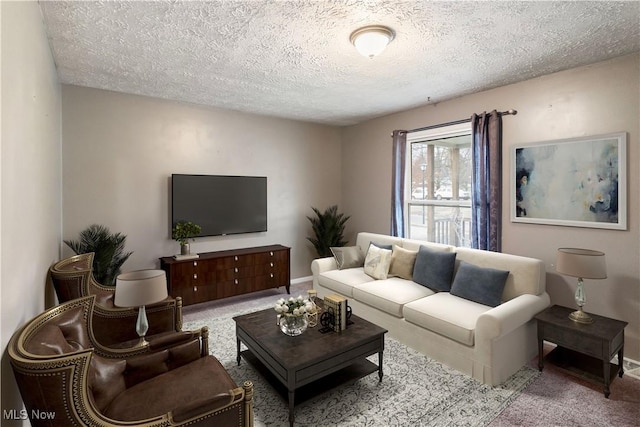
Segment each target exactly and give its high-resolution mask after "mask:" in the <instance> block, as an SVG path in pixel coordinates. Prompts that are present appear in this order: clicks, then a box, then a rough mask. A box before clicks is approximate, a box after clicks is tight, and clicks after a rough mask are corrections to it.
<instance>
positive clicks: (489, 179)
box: [471, 110, 502, 252]
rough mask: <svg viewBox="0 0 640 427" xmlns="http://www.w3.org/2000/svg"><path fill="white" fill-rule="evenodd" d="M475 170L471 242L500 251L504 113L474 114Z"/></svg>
mask: <svg viewBox="0 0 640 427" xmlns="http://www.w3.org/2000/svg"><path fill="white" fill-rule="evenodd" d="M471 131H472V136H473V143H472V149H471V150H472V155H473V171H472V182H471V187H472V189H473V196H472V198H471V217H472V221H471V224H472V232H471V245H472V247H474V248H476V249H485V250H489V251H494V252H500V250H501V240H502V235H501V234H502V233H501V228H502V116H501V115H500V114H499V113H498V112H497V111H495V110H493V111H492V112H491V113H487V112H484V113H482V114H480V115H478V114H474V115H473V116H471Z"/></svg>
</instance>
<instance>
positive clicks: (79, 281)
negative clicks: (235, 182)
mask: <svg viewBox="0 0 640 427" xmlns="http://www.w3.org/2000/svg"><path fill="white" fill-rule="evenodd" d="M93 257H94V253H93V252H90V253H86V254H81V255H74V256H72V257H69V258H66V259H63V260H61V261H58V262H57V263H55V264H54V265H52V266H51V267H50V268H49V277H50V278H51V282H52V283H53V287H54V289H55V291H56V295H57V296H58V301H59V302H60V303H63V302H67V301H70V300H73V299H76V298H81V297H85V296H89V295H95V296H96V305H95V307H94V310H93V316H94V319H93V332H94V335H95V337H96V339H97V340H98V342H100V343H101V344H103V345H106V346H113V345H117V344H119V343H122V342H126V341H130V340H134V339H137V338H138V335H137V333H136V328H135V325H136V320H137V318H138V309H137V308H121V307H116V306H115V305H114V304H113V298H114V294H115V287H113V286H103V285H101V284H99V283H98V282H97V281H96V280H95V278H94V277H93V274H92V266H93ZM146 311H147V319H148V320H149V331H148V332H147V336H152V335H155V334H161V333H167V332H179V331H181V330H182V298H180V297H178V298H176V299H173V298H171V297H169V298H167V299H166V300H164V301H161V302H159V303H156V304H152V305H148V306H146Z"/></svg>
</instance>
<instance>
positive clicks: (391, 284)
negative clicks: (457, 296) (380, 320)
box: [353, 277, 433, 317]
mask: <svg viewBox="0 0 640 427" xmlns="http://www.w3.org/2000/svg"><path fill="white" fill-rule="evenodd" d="M428 295H433V291H432V290H430V289H429V288H425V287H424V286H421V285H418V284H417V283H414V282H412V281H410V280H405V279H401V278H399V277H390V278H388V279H386V280H374V281H372V282H367V283H363V284H360V285H356V286H354V287H353V298H354V299H355V300H357V301H359V302H362V303H364V304H367V305H369V306H371V307H374V308H377V309H378V310H382V311H384V312H385V313H389V314H391V315H393V316H395V317H402V307H403V306H404V305H405V304H406V303H408V302H411V301H415V300H417V299H420V298H424V297H426V296H428Z"/></svg>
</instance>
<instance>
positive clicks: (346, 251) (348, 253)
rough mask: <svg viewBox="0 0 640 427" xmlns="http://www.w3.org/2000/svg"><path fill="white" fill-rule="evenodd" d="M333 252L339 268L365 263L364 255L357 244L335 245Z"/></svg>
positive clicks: (354, 266)
mask: <svg viewBox="0 0 640 427" xmlns="http://www.w3.org/2000/svg"><path fill="white" fill-rule="evenodd" d="M329 249H331V253H332V254H333V257H334V258H335V259H336V264H338V270H343V269H345V268H356V267H362V266H363V265H364V255H363V254H362V251H361V250H360V248H359V247H357V246H344V247H333V248H329Z"/></svg>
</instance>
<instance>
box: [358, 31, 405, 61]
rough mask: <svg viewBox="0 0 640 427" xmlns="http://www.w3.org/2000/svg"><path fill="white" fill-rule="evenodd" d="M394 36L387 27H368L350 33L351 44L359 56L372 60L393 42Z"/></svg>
mask: <svg viewBox="0 0 640 427" xmlns="http://www.w3.org/2000/svg"><path fill="white" fill-rule="evenodd" d="M394 36H395V34H394V32H393V30H392V29H391V28H389V27H385V26H382V25H369V26H367V27H362V28H358V29H357V30H355V31H354V32H353V33H351V37H350V38H349V39H350V40H351V43H352V44H353V45H354V46H355V47H356V50H357V51H358V52H360V54H361V55H363V56H366V57H369V58H373V57H374V56H376V55H378V54H380V53H381V52H382V51H383V50H384V49H385V48H386V47H387V45H388V44H389V43H390V42H391V40H393V38H394Z"/></svg>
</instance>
